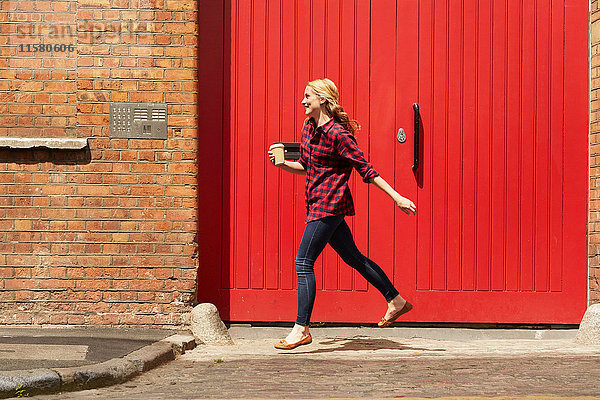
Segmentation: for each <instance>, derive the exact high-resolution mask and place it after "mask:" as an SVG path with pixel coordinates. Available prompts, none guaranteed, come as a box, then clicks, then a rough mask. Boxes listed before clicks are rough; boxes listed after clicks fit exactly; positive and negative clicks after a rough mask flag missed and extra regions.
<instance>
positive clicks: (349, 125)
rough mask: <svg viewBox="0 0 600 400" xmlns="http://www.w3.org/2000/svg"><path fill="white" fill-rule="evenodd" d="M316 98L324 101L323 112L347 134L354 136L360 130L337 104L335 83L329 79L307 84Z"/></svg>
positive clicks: (337, 95)
mask: <svg viewBox="0 0 600 400" xmlns="http://www.w3.org/2000/svg"><path fill="white" fill-rule="evenodd" d="M307 85H308V86H309V87H310V88H311V89H312V90H313V91H314V92H315V94H316V95H317V96H319V97H320V98H322V99H324V100H325V103H324V104H323V106H324V107H325V111H327V114H329V116H330V117H332V118H333V119H334V120H335V121H336V122H339V123H340V125H342V126H343V127H344V128H345V129H346V130H347V131H348V132H350V133H352V134H354V133H355V132H356V131H358V130H359V129H360V125H359V123H358V121H355V120H353V119H350V117H349V116H348V114H346V112H344V108H343V107H342V106H340V105H339V104H338V97H339V93H338V90H337V87H336V86H335V83H333V82H332V81H331V80H330V79H327V78H323V79H315V80H314V81H310V82H308V84H307Z"/></svg>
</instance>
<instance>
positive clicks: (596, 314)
mask: <svg viewBox="0 0 600 400" xmlns="http://www.w3.org/2000/svg"><path fill="white" fill-rule="evenodd" d="M575 342H577V343H579V344H588V345H600V304H592V305H591V306H589V307H588V309H587V310H586V312H585V315H584V316H583V319H582V320H581V324H580V325H579V331H578V332H577V337H576V338H575Z"/></svg>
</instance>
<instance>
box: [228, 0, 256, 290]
mask: <svg viewBox="0 0 600 400" xmlns="http://www.w3.org/2000/svg"><path fill="white" fill-rule="evenodd" d="M236 23H237V37H236V43H237V46H236V50H237V53H238V54H237V60H238V69H237V73H238V75H237V76H236V78H237V82H236V85H235V86H236V95H235V98H236V107H235V108H236V110H237V113H236V115H235V116H233V118H235V117H237V119H236V120H234V121H232V124H235V132H234V135H233V141H232V143H233V144H234V146H233V151H234V152H235V154H236V159H235V166H234V171H235V176H236V182H235V186H234V188H233V191H232V198H233V202H234V209H235V217H234V221H235V224H234V226H235V228H234V229H235V230H236V231H237V234H236V237H235V238H234V240H233V242H232V243H233V246H234V259H233V263H234V264H233V268H234V270H235V285H234V287H235V288H238V289H245V288H248V287H249V283H250V282H249V265H250V259H249V249H250V234H249V233H250V232H249V230H250V218H249V217H250V204H249V203H250V180H251V178H252V177H251V175H250V168H249V165H250V151H251V149H250V135H248V132H250V131H251V124H252V119H251V118H252V116H251V114H250V102H248V101H246V100H245V99H249V98H252V97H251V96H252V83H251V82H252V75H251V64H252V42H251V40H250V38H251V35H252V5H251V3H250V2H246V1H242V2H240V3H239V4H238V7H237V21H236Z"/></svg>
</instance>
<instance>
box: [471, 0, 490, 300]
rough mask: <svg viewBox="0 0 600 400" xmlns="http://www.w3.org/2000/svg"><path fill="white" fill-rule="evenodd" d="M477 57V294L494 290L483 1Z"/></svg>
mask: <svg viewBox="0 0 600 400" xmlns="http://www.w3.org/2000/svg"><path fill="white" fill-rule="evenodd" d="M477 23H478V36H477V39H478V49H477V50H478V55H477V62H478V66H477V155H476V157H477V161H476V166H475V168H476V170H477V203H476V204H477V217H476V218H477V219H476V224H477V228H476V230H477V259H476V265H477V272H476V273H477V277H476V285H477V290H489V289H490V240H491V238H490V224H491V215H490V205H491V203H490V202H491V199H490V195H491V193H490V192H491V150H492V147H491V140H490V136H491V129H490V128H491V107H492V102H491V100H492V92H491V90H492V81H491V76H492V71H491V67H492V66H491V63H492V53H491V48H492V32H491V29H492V26H493V24H492V10H491V4H490V2H489V1H488V0H480V1H479V18H478V22H477Z"/></svg>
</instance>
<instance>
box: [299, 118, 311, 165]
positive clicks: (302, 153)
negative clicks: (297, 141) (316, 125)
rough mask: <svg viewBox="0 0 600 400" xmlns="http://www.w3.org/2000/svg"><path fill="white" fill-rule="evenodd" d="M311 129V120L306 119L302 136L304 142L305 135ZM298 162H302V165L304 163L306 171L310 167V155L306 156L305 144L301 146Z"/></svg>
mask: <svg viewBox="0 0 600 400" xmlns="http://www.w3.org/2000/svg"><path fill="white" fill-rule="evenodd" d="M309 131H310V124H309V121H308V120H306V121H304V126H303V127H302V138H301V141H302V142H304V140H305V136H307V135H308V133H309ZM298 162H299V163H300V165H302V167H303V168H304V170H305V171H306V170H307V169H308V157H307V156H306V151H305V149H304V146H300V158H299V159H298Z"/></svg>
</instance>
